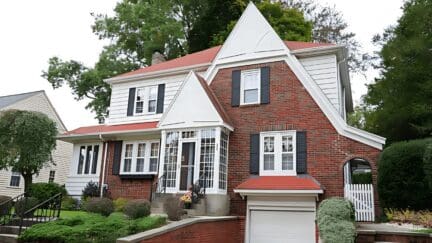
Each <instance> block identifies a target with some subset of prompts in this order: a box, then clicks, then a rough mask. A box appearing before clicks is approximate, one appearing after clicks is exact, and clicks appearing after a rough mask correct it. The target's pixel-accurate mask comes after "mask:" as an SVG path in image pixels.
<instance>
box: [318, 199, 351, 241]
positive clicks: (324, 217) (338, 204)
mask: <svg viewBox="0 0 432 243" xmlns="http://www.w3.org/2000/svg"><path fill="white" fill-rule="evenodd" d="M354 220H355V211H354V206H353V205H352V203H351V202H350V201H348V200H347V199H344V198H330V199H326V200H324V201H322V202H321V204H320V206H319V208H318V213H317V222H318V228H319V232H320V236H321V238H322V239H323V240H324V242H325V243H353V242H354V241H355V237H356V229H355V224H354Z"/></svg>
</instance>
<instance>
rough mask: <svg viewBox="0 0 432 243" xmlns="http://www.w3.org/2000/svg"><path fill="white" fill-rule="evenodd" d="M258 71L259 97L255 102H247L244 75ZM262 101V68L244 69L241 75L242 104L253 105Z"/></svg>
mask: <svg viewBox="0 0 432 243" xmlns="http://www.w3.org/2000/svg"><path fill="white" fill-rule="evenodd" d="M251 73H256V75H257V76H258V99H257V101H255V102H245V101H244V91H245V84H244V76H245V75H248V74H251ZM260 103H261V69H259V68H258V69H249V70H242V71H241V75H240V105H253V104H260Z"/></svg>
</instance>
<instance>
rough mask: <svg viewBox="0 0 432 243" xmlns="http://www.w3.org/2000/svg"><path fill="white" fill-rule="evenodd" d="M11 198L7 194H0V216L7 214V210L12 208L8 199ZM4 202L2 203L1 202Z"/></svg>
mask: <svg viewBox="0 0 432 243" xmlns="http://www.w3.org/2000/svg"><path fill="white" fill-rule="evenodd" d="M11 199H12V198H11V197H9V196H2V195H0V217H1V216H3V215H7V214H9V210H10V209H11V208H12V202H11V201H9V200H11ZM6 201H9V202H8V203H4V202H6ZM3 203H4V204H3Z"/></svg>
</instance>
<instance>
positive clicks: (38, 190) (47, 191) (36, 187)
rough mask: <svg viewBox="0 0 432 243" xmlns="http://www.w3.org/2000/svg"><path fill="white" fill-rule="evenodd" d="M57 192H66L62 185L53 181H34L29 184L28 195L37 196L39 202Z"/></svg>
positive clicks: (64, 193) (64, 194)
mask: <svg viewBox="0 0 432 243" xmlns="http://www.w3.org/2000/svg"><path fill="white" fill-rule="evenodd" d="M59 193H61V194H62V195H63V196H66V194H67V192H66V189H65V188H64V187H63V186H60V185H59V184H57V183H53V182H49V183H44V182H41V183H34V184H32V185H31V186H30V190H29V195H30V196H31V197H34V198H37V199H38V200H39V201H40V202H43V201H45V200H47V199H49V198H50V197H53V196H55V195H57V194H59Z"/></svg>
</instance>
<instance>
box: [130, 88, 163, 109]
mask: <svg viewBox="0 0 432 243" xmlns="http://www.w3.org/2000/svg"><path fill="white" fill-rule="evenodd" d="M157 93H158V86H157V85H155V86H147V87H142V88H137V90H136V95H135V114H136V115H139V114H154V113H156V106H157Z"/></svg>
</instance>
